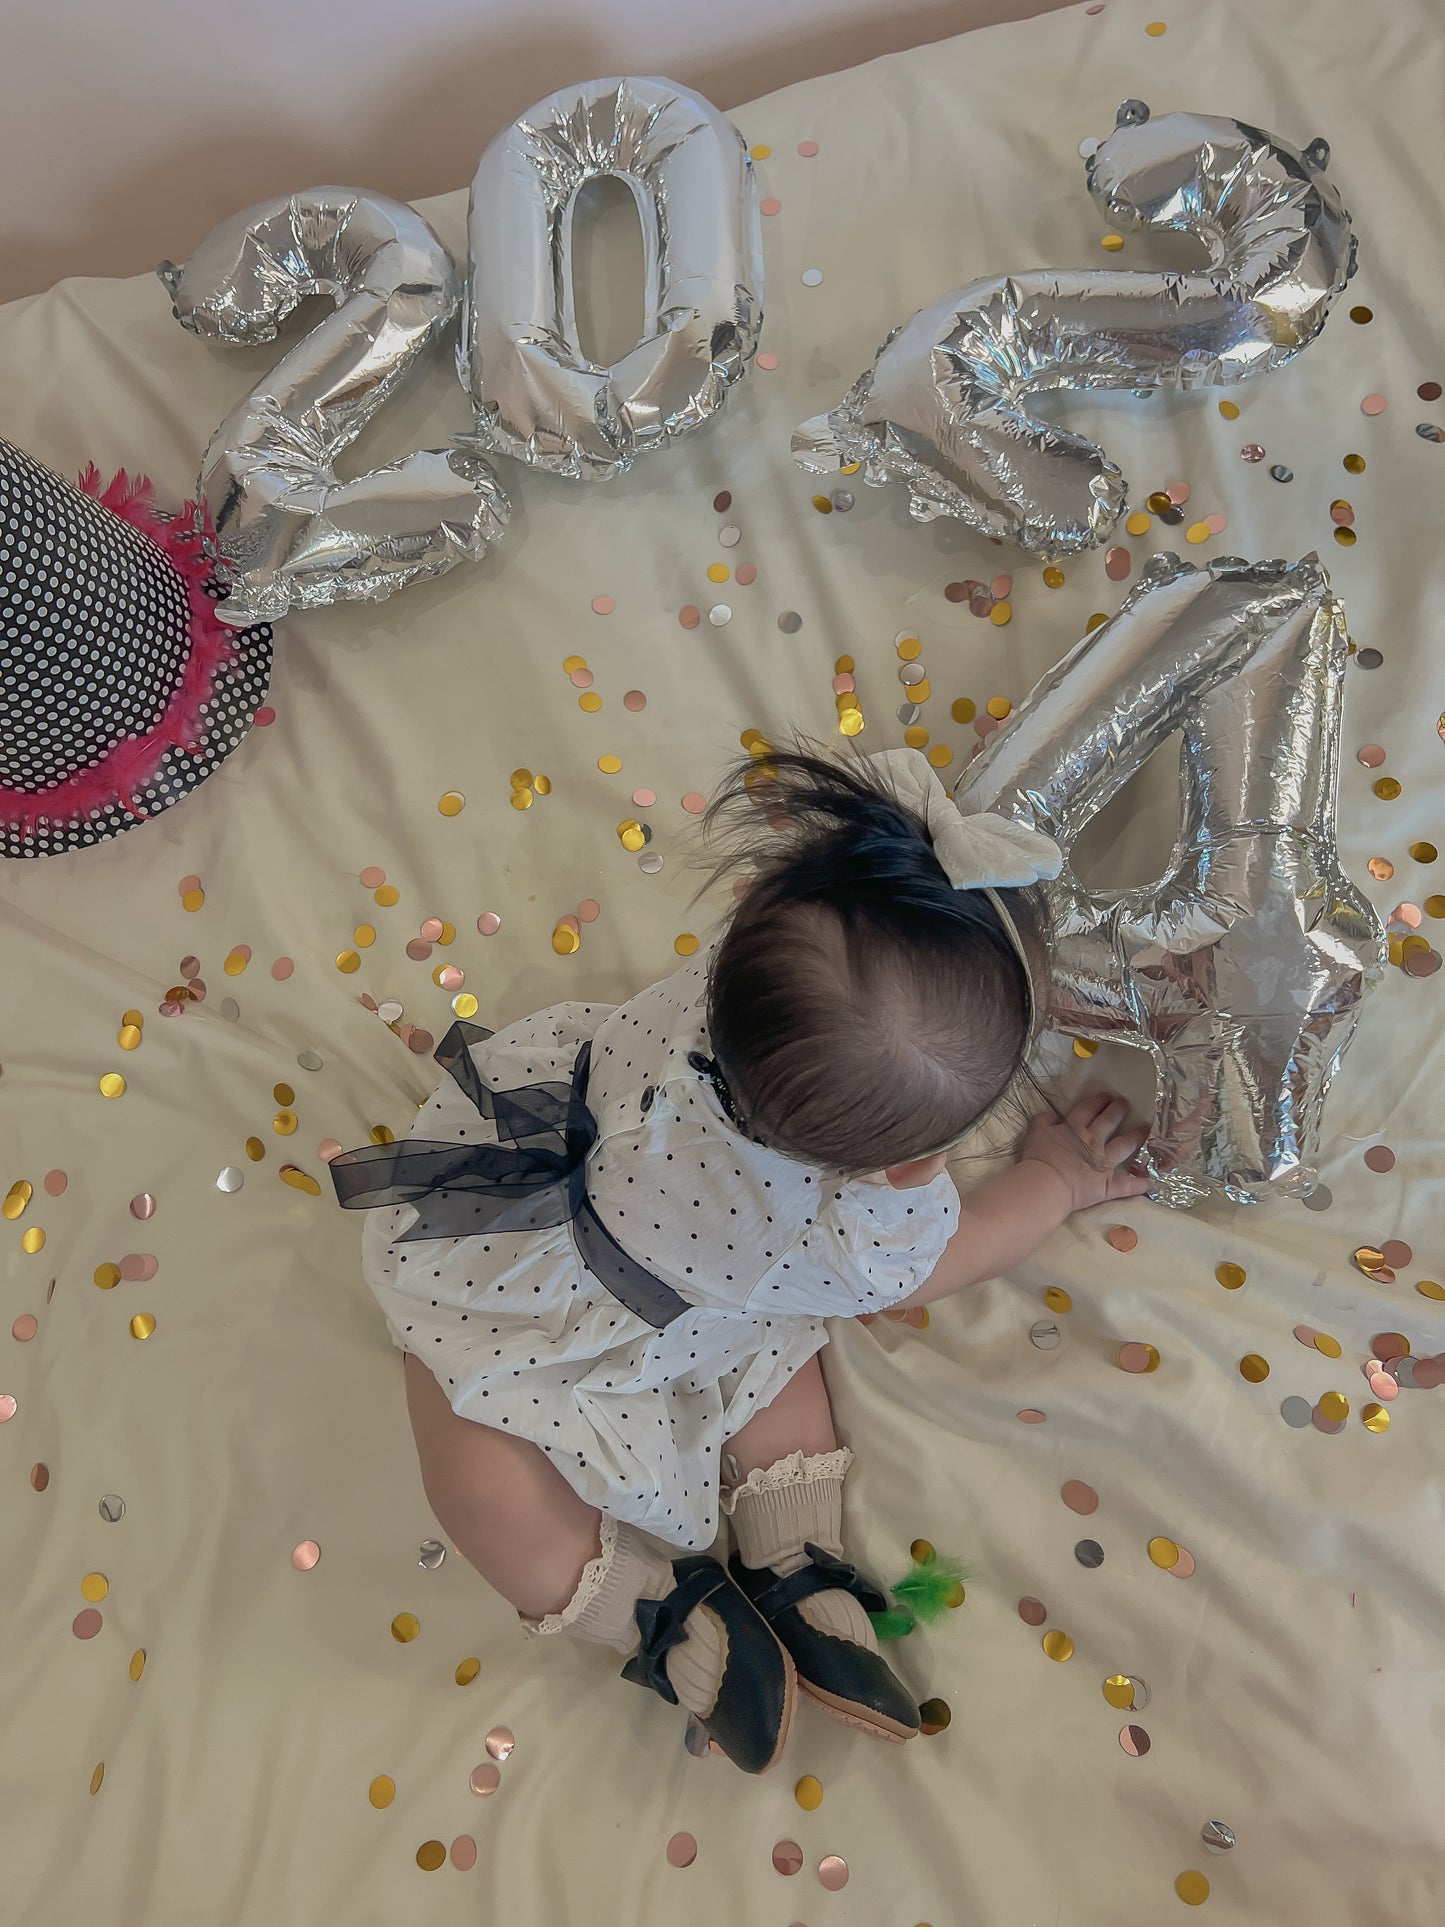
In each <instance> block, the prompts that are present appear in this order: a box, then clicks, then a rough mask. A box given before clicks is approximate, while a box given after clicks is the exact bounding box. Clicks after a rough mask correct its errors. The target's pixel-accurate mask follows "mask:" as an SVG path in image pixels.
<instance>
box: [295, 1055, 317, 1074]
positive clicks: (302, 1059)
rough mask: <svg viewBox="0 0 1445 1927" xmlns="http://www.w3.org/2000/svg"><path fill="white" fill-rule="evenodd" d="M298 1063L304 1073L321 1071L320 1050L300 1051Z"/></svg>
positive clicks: (297, 1057)
mask: <svg viewBox="0 0 1445 1927" xmlns="http://www.w3.org/2000/svg"><path fill="white" fill-rule="evenodd" d="M296 1062H297V1063H298V1064H299V1065H300V1066H301V1068H302V1070H303V1071H319V1070H320V1069H321V1053H320V1051H319V1050H299V1051H297V1053H296Z"/></svg>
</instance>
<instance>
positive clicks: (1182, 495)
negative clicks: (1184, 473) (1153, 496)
mask: <svg viewBox="0 0 1445 1927" xmlns="http://www.w3.org/2000/svg"><path fill="white" fill-rule="evenodd" d="M1164 493H1165V494H1166V495H1167V496H1168V497H1169V500H1170V501H1171V502H1172V503H1173V504H1174V506H1175V508H1182V507H1183V506H1184V504H1185V503H1186V502H1187V501H1188V500H1189V496H1190V488H1189V484H1188V482H1171V483H1170V484H1169V486H1168V488H1166V489H1165V491H1164Z"/></svg>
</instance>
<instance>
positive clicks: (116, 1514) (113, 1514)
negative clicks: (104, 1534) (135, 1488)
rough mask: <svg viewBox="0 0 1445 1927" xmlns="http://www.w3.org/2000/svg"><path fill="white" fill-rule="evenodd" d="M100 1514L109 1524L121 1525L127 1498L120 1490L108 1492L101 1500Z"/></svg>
mask: <svg viewBox="0 0 1445 1927" xmlns="http://www.w3.org/2000/svg"><path fill="white" fill-rule="evenodd" d="M100 1516H101V1518H102V1519H104V1520H105V1523H106V1524H107V1525H108V1526H114V1525H119V1524H120V1522H121V1520H122V1519H123V1518H124V1517H125V1500H124V1499H123V1498H122V1497H121V1496H120V1494H119V1493H118V1492H107V1493H106V1495H105V1497H104V1498H103V1499H102V1500H101V1502H100Z"/></svg>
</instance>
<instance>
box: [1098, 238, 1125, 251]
mask: <svg viewBox="0 0 1445 1927" xmlns="http://www.w3.org/2000/svg"><path fill="white" fill-rule="evenodd" d="M1123 245H1124V237H1123V235H1122V234H1102V235H1100V237H1099V246H1100V247H1101V248H1102V249H1103V250H1104V252H1105V253H1106V254H1117V253H1118V252H1119V250H1120V248H1122V247H1123Z"/></svg>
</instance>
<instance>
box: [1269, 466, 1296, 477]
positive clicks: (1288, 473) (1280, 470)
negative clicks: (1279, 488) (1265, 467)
mask: <svg viewBox="0 0 1445 1927" xmlns="http://www.w3.org/2000/svg"><path fill="white" fill-rule="evenodd" d="M1269 472H1270V474H1271V475H1272V476H1273V477H1274V479H1275V480H1276V481H1277V482H1292V481H1293V480H1294V470H1293V469H1292V468H1291V467H1290V466H1289V464H1288V463H1287V462H1276V463H1275V464H1274V466H1273V467H1272V468H1271V469H1270V471H1269Z"/></svg>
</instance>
